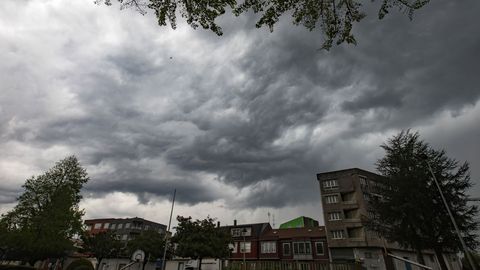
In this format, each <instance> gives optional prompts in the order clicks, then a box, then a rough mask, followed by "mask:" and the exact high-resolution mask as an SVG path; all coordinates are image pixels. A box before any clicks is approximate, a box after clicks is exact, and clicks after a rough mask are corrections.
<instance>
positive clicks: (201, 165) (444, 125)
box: [0, 0, 480, 226]
mask: <svg viewBox="0 0 480 270" xmlns="http://www.w3.org/2000/svg"><path fill="white" fill-rule="evenodd" d="M369 5H370V6H368V7H366V9H367V12H369V13H368V17H367V18H366V19H365V20H364V21H362V22H361V23H360V24H358V25H356V26H355V27H354V32H355V34H356V38H357V40H358V43H359V44H358V46H353V45H346V46H340V47H334V48H332V50H331V51H330V52H326V51H322V50H319V48H320V47H321V44H322V39H321V34H320V33H319V32H317V31H313V32H308V31H306V30H304V29H303V28H302V27H296V26H293V25H291V23H290V21H291V19H290V18H289V17H285V18H283V19H282V20H281V21H280V23H279V24H278V25H277V26H276V29H275V31H274V32H273V33H270V32H269V31H268V30H266V29H260V30H258V29H255V27H254V24H255V21H254V19H252V18H253V17H252V16H241V17H239V18H231V17H229V16H226V17H225V18H222V19H221V20H220V21H219V23H220V25H221V26H222V27H223V29H224V32H225V35H224V36H222V37H217V36H216V35H215V34H213V33H210V32H207V31H203V30H193V29H191V28H190V27H189V26H187V25H184V24H183V23H180V25H179V27H178V29H177V30H175V31H174V30H171V29H169V28H165V27H164V28H161V27H159V26H157V25H156V21H155V18H154V16H153V14H152V13H151V12H150V13H149V14H147V15H146V16H141V15H139V14H138V13H136V12H135V11H134V10H122V11H121V10H119V8H118V6H112V7H106V6H104V5H102V6H97V5H95V4H93V1H92V0H70V1H64V0H2V1H1V4H0V213H5V212H6V211H7V210H8V209H11V207H13V205H14V203H15V198H16V197H17V196H18V195H19V194H20V193H21V191H22V190H21V185H22V183H23V182H24V181H25V179H26V178H28V177H30V176H32V175H38V174H40V173H42V172H43V171H45V170H47V169H48V168H50V167H52V166H53V165H54V163H55V162H56V161H58V160H60V159H62V158H64V157H66V156H68V155H72V154H74V155H76V156H77V157H78V158H79V160H80V162H81V163H82V165H84V166H85V167H86V168H87V170H88V173H89V176H90V178H91V179H90V182H89V183H88V184H87V185H86V186H85V188H84V200H83V202H82V207H83V208H85V210H86V215H85V217H86V218H100V217H127V216H139V217H143V218H146V219H150V220H154V221H158V222H162V223H167V222H168V215H169V207H170V203H169V200H170V199H171V195H172V192H173V189H174V188H176V189H177V191H178V193H177V203H178V204H177V206H176V208H175V214H179V215H187V216H189V215H190V216H193V217H195V218H204V217H206V216H207V215H210V216H212V217H217V218H218V219H219V220H220V221H221V222H222V223H223V224H232V223H233V219H238V221H239V222H240V223H243V222H263V221H268V212H270V213H272V214H273V215H275V223H276V225H277V226H278V225H279V224H280V223H282V222H284V221H286V220H288V219H290V218H294V217H297V216H300V215H306V216H311V217H313V218H315V219H319V220H323V219H322V217H321V216H322V212H321V205H320V194H319V185H318V183H317V181H316V173H319V172H323V171H329V170H337V169H344V168H349V167H359V168H363V169H367V170H375V161H376V160H377V159H378V158H380V157H382V155H383V151H382V149H381V148H380V147H379V146H380V145H381V144H382V143H383V142H384V141H385V140H386V139H387V138H389V137H391V136H392V135H394V134H396V133H398V132H399V131H400V130H402V129H408V128H411V129H413V130H416V131H419V132H420V134H421V136H422V138H423V139H424V140H426V141H427V142H429V143H431V144H432V145H433V146H435V147H436V148H443V149H445V150H446V151H447V153H448V155H449V156H451V157H454V158H457V159H459V160H461V161H464V160H468V161H469V162H470V163H471V173H472V179H473V181H474V182H476V183H479V182H480V180H479V179H480V154H479V153H480V143H479V141H480V102H479V100H480V86H479V85H480V84H479V83H480V61H479V60H480V27H479V26H478V23H476V22H477V21H478V17H477V13H478V10H480V1H476V0H466V1H448V0H437V1H432V3H430V4H429V5H428V6H426V7H425V8H424V9H422V10H421V11H419V12H417V13H416V15H415V17H414V20H413V21H409V20H408V18H407V16H405V15H404V14H401V13H399V12H397V11H396V10H392V12H391V13H390V14H389V15H388V16H387V17H386V18H385V19H384V20H382V21H379V20H378V19H377V16H376V14H375V13H376V9H378V7H379V5H380V1H376V2H374V3H373V4H369ZM471 194H472V195H474V196H480V185H477V186H476V187H475V188H474V189H473V190H472V191H471Z"/></svg>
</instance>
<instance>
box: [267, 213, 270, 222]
mask: <svg viewBox="0 0 480 270" xmlns="http://www.w3.org/2000/svg"><path fill="white" fill-rule="evenodd" d="M267 216H268V223H270V211H268V213H267Z"/></svg>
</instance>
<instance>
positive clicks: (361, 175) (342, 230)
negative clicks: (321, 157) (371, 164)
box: [317, 168, 461, 270]
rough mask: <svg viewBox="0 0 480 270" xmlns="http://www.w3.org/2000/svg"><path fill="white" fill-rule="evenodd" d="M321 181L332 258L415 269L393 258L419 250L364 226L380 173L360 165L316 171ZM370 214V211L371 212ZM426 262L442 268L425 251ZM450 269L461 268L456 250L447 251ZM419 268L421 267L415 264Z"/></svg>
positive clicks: (376, 269) (375, 269)
mask: <svg viewBox="0 0 480 270" xmlns="http://www.w3.org/2000/svg"><path fill="white" fill-rule="evenodd" d="M317 180H318V181H319V184H320V193H321V198H322V207H323V215H324V220H325V228H326V238H327V241H328V245H329V252H330V258H331V260H332V261H334V262H335V261H343V262H345V261H350V262H353V261H357V262H362V263H363V266H364V267H366V268H367V269H368V270H370V269H372V270H384V269H389V270H390V269H392V270H393V269H395V270H403V269H405V270H412V269H413V268H416V267H415V266H413V265H412V264H410V263H408V262H405V261H402V260H397V259H392V257H391V256H387V254H386V253H385V248H387V249H388V252H389V253H391V254H393V255H396V256H397V257H400V258H403V259H407V260H411V261H416V260H417V259H416V254H415V253H414V252H412V251H411V250H406V249H403V248H401V247H400V246H399V245H398V244H396V243H391V242H388V241H386V240H384V239H382V238H381V237H379V236H378V235H377V234H376V233H374V232H372V231H369V230H367V229H366V228H365V226H364V224H363V222H362V219H361V217H362V216H368V215H369V213H368V198H370V197H371V196H375V195H376V194H375V188H376V187H377V186H378V185H381V184H382V181H384V178H383V177H382V176H380V175H378V174H375V173H372V172H369V171H366V170H362V169H358V168H352V169H345V170H338V171H330V172H323V173H319V174H317ZM370 214H371V213H370ZM424 253H425V254H424V260H425V263H426V265H427V266H430V267H432V268H433V269H439V265H438V262H437V259H436V258H435V256H434V255H433V253H432V252H430V251H424ZM445 259H446V262H447V264H448V265H449V267H450V269H461V263H460V262H459V260H458V258H457V256H456V254H445ZM416 269H420V268H416Z"/></svg>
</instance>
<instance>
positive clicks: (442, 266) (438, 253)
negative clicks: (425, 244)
mask: <svg viewBox="0 0 480 270" xmlns="http://www.w3.org/2000/svg"><path fill="white" fill-rule="evenodd" d="M434 251H435V256H437V260H438V263H439V264H440V269H442V270H448V267H447V264H446V263H445V259H444V258H443V253H442V250H441V249H439V248H435V249H434Z"/></svg>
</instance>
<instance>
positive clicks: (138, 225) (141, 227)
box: [85, 217, 167, 241]
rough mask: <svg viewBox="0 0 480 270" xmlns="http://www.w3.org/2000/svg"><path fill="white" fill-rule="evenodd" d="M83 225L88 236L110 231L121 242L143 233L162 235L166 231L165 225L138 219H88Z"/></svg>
mask: <svg viewBox="0 0 480 270" xmlns="http://www.w3.org/2000/svg"><path fill="white" fill-rule="evenodd" d="M85 225H86V226H87V232H88V233H90V234H96V233H99V232H105V231H112V232H114V233H115V234H116V235H117V236H118V238H119V239H120V240H122V241H128V240H132V239H134V238H135V237H136V236H137V235H139V234H140V233H142V232H143V231H148V230H155V231H157V232H159V233H162V234H163V233H165V232H166V230H167V226H166V225H163V224H160V223H157V222H153V221H149V220H146V219H143V218H139V217H134V218H100V219H88V220H85Z"/></svg>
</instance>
